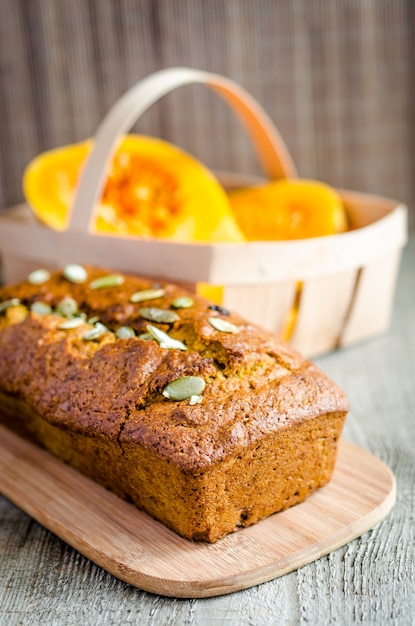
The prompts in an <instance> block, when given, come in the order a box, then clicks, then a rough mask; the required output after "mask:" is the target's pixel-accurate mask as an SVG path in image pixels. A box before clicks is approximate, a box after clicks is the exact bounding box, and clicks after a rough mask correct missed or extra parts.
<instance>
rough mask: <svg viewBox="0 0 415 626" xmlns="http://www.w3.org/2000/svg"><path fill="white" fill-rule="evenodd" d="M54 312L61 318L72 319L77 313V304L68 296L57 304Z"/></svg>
mask: <svg viewBox="0 0 415 626" xmlns="http://www.w3.org/2000/svg"><path fill="white" fill-rule="evenodd" d="M56 312H57V313H59V314H60V315H62V317H72V316H73V315H76V314H77V313H78V303H77V301H76V300H74V299H73V298H70V297H69V296H68V297H67V298H64V299H63V300H61V301H60V302H59V304H58V306H57V307H56Z"/></svg>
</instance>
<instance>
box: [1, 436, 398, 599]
mask: <svg viewBox="0 0 415 626" xmlns="http://www.w3.org/2000/svg"><path fill="white" fill-rule="evenodd" d="M0 492H1V493H3V494H4V496H6V497H7V498H9V500H11V501H12V502H13V503H14V504H16V505H17V506H18V507H20V508H21V509H23V510H24V511H25V512H26V513H28V514H29V515H30V516H32V517H33V518H34V519H36V520H37V521H38V522H39V523H40V524H42V525H43V526H45V527H46V528H48V529H49V530H50V531H52V532H53V533H54V534H56V535H57V536H58V537H60V538H61V539H63V540H64V541H66V542H67V543H68V544H70V545H71V546H72V547H73V548H75V549H76V550H78V551H79V552H80V553H82V554H83V555H85V556H86V557H88V558H89V559H91V560H92V561H93V562H95V563H96V564H98V565H99V566H101V567H103V568H104V569H105V570H107V571H108V572H110V573H111V574H113V575H114V576H116V577H118V578H120V579H122V580H124V581H126V582H128V583H130V584H131V585H134V586H136V587H139V588H140V589H144V590H146V591H150V592H152V593H158V594H161V595H167V596H173V597H181V598H197V597H209V596H218V595H223V594H226V593H230V592H233V591H237V590H240V589H246V588H247V587H251V586H253V585H257V584H259V583H262V582H265V581H269V580H271V579H273V578H276V577H278V576H281V575H283V574H286V573H288V572H290V571H293V570H295V569H298V568H299V567H302V566H303V565H305V564H307V563H311V562H312V561H314V560H316V559H318V558H319V557H321V556H323V555H325V554H328V553H329V552H331V551H333V550H335V549H336V548H338V547H340V546H342V545H344V544H346V543H348V542H349V541H351V540H352V539H355V538H356V537H359V536H360V535H362V534H363V533H364V532H366V531H367V530H369V529H371V528H373V527H374V526H375V525H376V524H377V523H378V522H380V521H381V520H382V519H383V518H384V517H385V516H386V515H387V513H388V512H389V511H390V509H391V508H392V506H393V504H394V501H395V479H394V476H393V474H392V472H391V471H390V470H389V469H388V468H387V467H386V465H384V464H383V462H381V461H380V460H379V459H377V458H376V457H374V456H372V455H371V454H370V453H369V452H366V451H364V450H362V449H360V448H358V447H357V446H355V445H353V444H350V443H347V442H345V441H341V442H340V447H339V456H338V461H337V465H336V470H335V472H334V475H333V478H332V481H331V482H330V484H329V485H327V486H326V487H324V488H322V489H320V490H318V491H317V492H316V493H314V494H313V495H312V496H310V497H309V498H308V500H306V501H305V502H304V503H303V504H300V505H297V506H295V507H293V508H291V509H288V510H287V511H284V512H282V513H278V514H276V515H272V516H271V517H269V518H267V519H265V520H263V521H262V522H259V523H258V524H256V525H254V526H251V527H249V528H246V529H244V530H241V531H239V532H237V533H235V534H232V535H228V536H227V537H225V538H224V539H222V540H221V541H219V542H218V543H216V544H212V545H211V544H204V543H192V542H190V541H188V540H186V539H182V538H181V537H179V536H178V535H176V534H175V533H173V532H172V531H170V530H168V529H167V528H165V527H164V526H163V525H162V524H160V523H158V522H156V521H154V520H153V519H151V518H150V517H148V516H147V515H146V514H145V513H142V512H141V511H138V510H137V509H135V508H134V507H133V506H132V505H130V504H128V503H126V502H123V501H121V500H119V499H118V498H117V497H116V496H114V495H113V494H111V493H110V492H108V491H106V490H105V489H103V488H102V487H100V486H99V485H96V484H95V483H94V482H92V481H90V480H89V479H87V478H85V477H84V476H82V475H81V474H79V473H78V472H76V471H75V470H73V469H71V468H69V467H67V466H66V465H64V464H63V463H62V462H61V461H59V460H57V459H55V458H54V457H52V456H51V455H49V454H48V453H47V452H45V451H43V450H41V449H39V448H37V447H35V446H33V445H32V444H30V443H28V442H27V441H24V440H22V439H21V438H19V437H18V436H16V435H14V434H12V433H11V432H9V431H8V430H6V429H5V428H4V427H2V426H0Z"/></svg>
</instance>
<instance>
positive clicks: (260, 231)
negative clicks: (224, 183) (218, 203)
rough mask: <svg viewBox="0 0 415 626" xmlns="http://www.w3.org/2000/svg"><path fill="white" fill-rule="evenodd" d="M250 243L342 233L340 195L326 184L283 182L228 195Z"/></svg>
mask: <svg viewBox="0 0 415 626" xmlns="http://www.w3.org/2000/svg"><path fill="white" fill-rule="evenodd" d="M229 200H230V203H231V206H232V210H233V213H234V215H235V218H236V220H237V222H238V225H239V227H240V229H241V230H242V232H243V234H244V235H245V237H246V238H247V239H248V240H251V241H260V240H281V239H304V238H307V237H320V236H323V235H333V234H335V233H340V232H342V231H344V230H346V228H347V220H346V213H345V210H344V207H343V203H342V201H341V199H340V197H339V195H338V194H337V192H336V191H335V190H334V189H332V188H331V187H329V186H328V185H325V184H324V183H320V182H315V181H309V180H297V179H295V180H280V181H274V182H271V183H267V184H265V185H262V186H258V187H250V188H246V189H240V190H237V191H232V192H230V193H229Z"/></svg>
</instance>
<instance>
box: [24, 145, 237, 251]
mask: <svg viewBox="0 0 415 626" xmlns="http://www.w3.org/2000/svg"><path fill="white" fill-rule="evenodd" d="M91 148H92V142H90V141H87V142H83V143H81V144H75V145H72V146H67V147H65V148H59V149H57V150H52V151H50V152H46V153H43V154H41V155H39V156H38V157H37V158H35V159H34V160H33V161H32V162H31V163H30V164H29V166H28V168H27V169H26V172H25V175H24V179H23V187H24V192H25V196H26V199H27V201H28V203H29V205H30V206H31V207H32V209H33V211H34V212H35V214H36V215H37V217H38V218H39V219H40V220H41V221H42V222H44V223H45V224H47V225H48V226H50V227H51V228H54V229H57V230H65V229H66V228H67V225H68V221H69V215H70V207H71V206H72V203H73V199H74V195H75V192H76V186H77V183H78V180H79V177H80V173H81V168H82V166H83V164H84V162H85V160H86V158H87V157H88V155H89V153H90V151H91ZM93 230H94V231H97V232H105V233H110V234H114V235H133V236H139V237H157V238H166V239H172V240H175V241H199V242H204V241H205V242H206V241H218V242H220V241H234V242H238V241H239V242H240V241H244V237H243V235H242V233H241V231H240V229H239V227H238V226H237V224H236V221H235V219H234V217H233V215H232V212H231V209H230V205H229V200H228V198H227V195H226V193H225V191H224V190H223V188H222V186H221V185H220V184H219V182H218V181H217V180H216V178H215V177H214V176H213V174H211V172H210V171H209V170H208V169H207V168H205V167H204V166H203V165H202V164H201V163H199V162H198V161H197V160H196V159H194V158H193V157H191V156H190V155H188V154H187V153H185V152H184V151H182V150H179V149H178V148H176V147H175V146H172V145H171V144H169V143H167V142H165V141H162V140H160V139H154V138H150V137H144V136H138V135H128V136H127V137H125V138H124V139H123V140H122V142H121V144H120V147H119V149H118V151H117V153H116V155H115V157H114V159H113V161H112V163H111V166H110V169H109V172H108V174H107V179H106V182H105V186H104V190H103V194H102V198H101V200H100V202H99V203H98V206H97V207H95V209H94V219H93Z"/></svg>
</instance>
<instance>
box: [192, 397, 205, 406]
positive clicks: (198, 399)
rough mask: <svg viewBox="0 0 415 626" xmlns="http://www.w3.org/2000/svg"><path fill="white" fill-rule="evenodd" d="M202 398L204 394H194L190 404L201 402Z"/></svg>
mask: <svg viewBox="0 0 415 626" xmlns="http://www.w3.org/2000/svg"><path fill="white" fill-rule="evenodd" d="M202 400H203V398H202V396H192V397H191V398H190V400H189V404H190V406H193V405H194V404H200V403H201V402H202Z"/></svg>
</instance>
